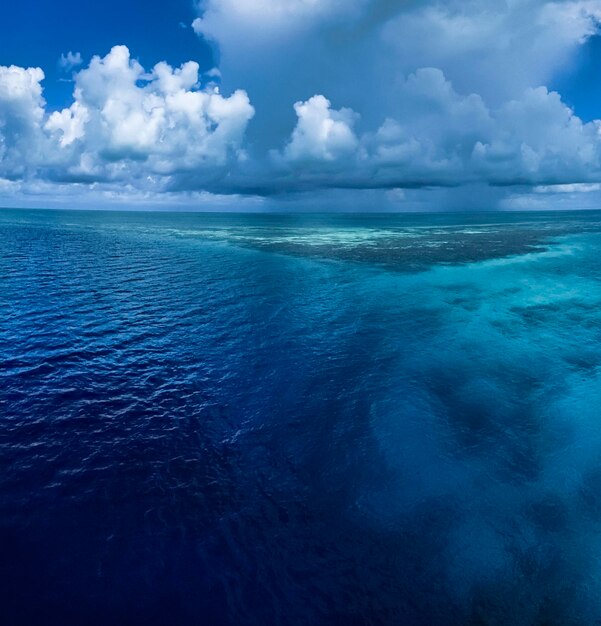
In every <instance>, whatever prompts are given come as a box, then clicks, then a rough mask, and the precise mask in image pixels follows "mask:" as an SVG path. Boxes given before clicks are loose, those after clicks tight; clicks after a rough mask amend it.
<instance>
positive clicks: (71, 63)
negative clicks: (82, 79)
mask: <svg viewBox="0 0 601 626" xmlns="http://www.w3.org/2000/svg"><path fill="white" fill-rule="evenodd" d="M58 64H59V65H60V66H61V68H62V69H64V70H65V71H69V70H72V69H74V68H76V67H79V66H80V65H82V64H83V58H82V56H81V54H80V53H79V52H75V53H73V52H71V51H70V50H69V52H67V54H64V53H63V54H61V57H60V59H59V61H58Z"/></svg>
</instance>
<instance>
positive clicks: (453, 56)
mask: <svg viewBox="0 0 601 626" xmlns="http://www.w3.org/2000/svg"><path fill="white" fill-rule="evenodd" d="M198 12H199V17H198V18H197V19H196V20H195V21H194V23H193V28H194V30H195V31H196V33H197V34H198V35H199V36H200V37H203V38H205V39H206V40H208V41H210V42H212V44H213V46H214V48H215V51H216V57H217V58H218V59H219V62H218V67H216V68H215V70H214V71H212V72H209V73H208V74H205V75H202V76H201V75H199V65H198V64H197V63H196V62H194V61H188V62H186V63H184V64H183V65H181V67H179V68H173V67H171V66H169V65H168V64H167V63H165V62H159V63H157V64H156V65H155V66H154V67H153V68H152V69H151V70H149V71H147V70H145V69H144V68H143V67H142V66H141V65H140V64H139V63H138V62H137V61H136V60H135V59H134V58H132V56H131V54H130V51H129V50H128V49H127V48H126V47H125V46H115V47H114V48H113V49H112V50H111V51H110V52H109V53H108V54H106V56H104V57H100V56H96V57H94V58H93V59H92V60H91V61H90V62H89V63H87V64H86V63H84V61H83V59H82V58H81V56H80V55H79V54H73V53H69V54H68V55H66V56H65V55H63V57H62V58H61V65H62V66H63V68H64V69H65V71H73V72H74V73H73V81H74V90H73V100H72V104H71V105H70V106H69V107H68V108H65V109H63V110H59V111H51V110H48V108H47V106H46V103H45V101H44V98H43V88H42V84H43V80H44V74H43V71H42V70H41V69H40V68H21V67H15V66H10V67H4V66H2V67H0V198H1V197H2V196H3V195H4V197H10V196H11V194H13V195H15V196H17V195H19V194H25V195H27V194H33V195H35V194H36V193H38V191H39V189H40V188H43V189H44V190H45V191H44V193H51V192H50V191H49V190H50V189H51V188H52V186H53V185H54V186H55V189H56V191H57V193H58V194H59V195H60V194H62V193H65V192H66V190H67V189H69V188H70V187H71V188H74V189H76V194H82V195H85V194H86V193H91V192H93V193H95V194H103V193H104V194H105V197H106V198H110V197H111V194H112V195H115V194H117V195H121V196H123V197H124V198H126V197H127V194H128V193H131V194H132V197H134V196H136V197H142V198H147V199H148V198H151V197H155V196H156V197H157V198H159V197H169V198H171V199H173V198H174V197H176V196H181V197H184V196H185V197H187V198H189V199H190V202H192V203H194V202H196V201H198V199H199V197H200V195H203V197H207V195H213V196H214V197H215V198H222V197H224V196H229V195H233V196H236V197H237V198H244V197H246V198H249V197H254V198H255V199H254V200H253V202H256V201H257V199H258V200H259V201H260V202H262V201H261V198H263V199H269V202H272V203H277V202H280V203H285V202H289V203H290V202H291V201H292V202H293V204H294V205H295V206H302V204H303V201H306V202H307V203H308V204H309V205H311V204H316V203H317V204H319V205H320V206H323V204H324V202H325V203H326V204H327V202H329V201H331V200H332V198H334V197H335V196H336V197H337V198H338V199H339V200H340V202H339V204H340V205H341V206H342V208H344V203H345V201H344V198H343V196H344V190H352V194H347V195H348V197H351V196H352V197H353V198H355V200H354V201H355V202H356V201H357V200H356V198H357V197H358V195H362V197H363V199H364V203H363V204H362V205H361V208H363V209H364V208H366V206H365V205H370V206H371V205H373V208H374V209H376V210H377V209H378V208H403V207H405V208H407V207H409V208H413V205H415V203H416V200H417V198H418V195H419V194H418V192H417V190H423V192H422V195H424V196H428V195H429V196H430V197H431V198H432V199H433V200H434V199H437V200H436V201H437V202H440V201H441V200H440V199H441V197H443V196H444V195H445V194H446V195H452V194H453V193H455V192H453V191H452V190H460V189H473V188H479V189H488V190H490V192H489V193H487V194H484V197H486V198H487V199H488V201H490V202H492V203H493V204H496V205H498V206H504V207H511V206H512V202H513V203H514V205H515V206H516V207H523V206H525V202H524V198H525V197H526V196H530V197H531V199H532V200H533V201H534V202H535V203H536V202H540V200H541V198H548V197H552V196H553V192H554V190H556V191H558V192H559V193H560V194H561V196H562V198H564V199H565V197H566V195H567V194H568V193H569V194H573V195H575V196H581V195H582V191H584V190H586V191H587V194H586V195H587V196H590V195H591V193H593V194H596V193H597V192H598V191H599V190H598V188H596V187H595V185H598V184H599V182H601V139H600V129H601V122H599V121H597V120H593V121H589V122H585V121H583V120H581V119H580V118H579V117H578V116H577V115H576V113H575V112H574V111H573V110H572V109H571V108H570V107H569V106H568V105H567V104H566V103H565V101H564V100H563V99H562V96H561V94H559V93H557V92H555V91H552V90H551V89H549V88H548V87H547V86H546V85H548V84H549V82H550V81H551V80H552V79H553V77H554V76H556V75H558V74H559V73H561V72H563V71H565V70H566V68H567V67H568V66H569V64H570V63H571V62H573V60H574V57H575V55H576V53H577V52H578V50H579V49H580V48H581V47H582V46H583V45H586V42H587V41H588V40H589V39H590V38H591V37H594V36H596V35H597V32H598V28H599V20H600V19H601V0H562V1H555V2H549V1H542V2H541V1H540V0H539V1H534V0H514V1H512V2H508V3H499V2H495V1H493V0H482V1H479V2H458V1H457V2H455V1H451V2H441V1H433V0H428V1H426V2H415V1H406V0H404V1H401V0H348V1H345V2H342V0H320V1H317V0H260V1H258V2H253V3H252V4H251V3H249V2H247V1H246V0H204V2H201V3H200V4H199V5H198ZM81 68H83V69H81ZM77 70H79V71H77ZM224 94H225V95H224ZM436 189H439V190H442V191H441V192H436ZM495 189H498V190H500V191H494V190H495ZM541 189H544V190H545V191H544V193H541V191H540V190H541ZM36 190H37V191H36ZM444 190H446V191H444ZM566 190H569V192H567V191H566ZM359 192H360V193H359ZM67 193H69V194H71V193H72V192H71V191H68V192H67ZM455 195H456V196H457V197H465V192H463V191H457V192H456V193H455ZM98 198H99V199H100V200H102V195H100V196H98ZM412 203H413V204H412ZM417 204H419V201H418V202H417ZM255 206H256V204H255ZM325 208H327V206H326V207H325ZM349 208H353V207H349ZM432 208H437V207H436V206H434V207H432ZM481 208H488V207H481Z"/></svg>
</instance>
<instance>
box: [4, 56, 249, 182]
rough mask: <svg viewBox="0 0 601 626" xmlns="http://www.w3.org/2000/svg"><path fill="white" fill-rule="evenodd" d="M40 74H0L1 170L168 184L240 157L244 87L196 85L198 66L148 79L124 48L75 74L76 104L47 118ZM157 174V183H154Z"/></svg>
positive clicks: (160, 70) (156, 72) (155, 72)
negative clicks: (226, 91)
mask: <svg viewBox="0 0 601 626" xmlns="http://www.w3.org/2000/svg"><path fill="white" fill-rule="evenodd" d="M43 78H44V74H43V72H42V71H41V70H39V69H22V68H15V67H11V68H0V120H1V122H2V123H1V130H0V138H1V141H2V143H1V144H0V145H2V153H1V159H0V173H1V174H2V175H3V176H4V177H6V178H11V177H13V178H14V177H17V176H18V175H19V173H21V174H22V175H23V176H25V174H26V172H29V174H30V176H31V175H33V176H36V177H39V178H41V179H46V180H55V181H59V182H67V181H72V182H82V181H87V182H90V183H92V182H96V181H116V180H122V181H125V182H127V183H129V184H134V186H138V187H143V188H145V187H147V186H148V184H149V183H151V182H153V181H155V182H156V181H159V185H160V184H164V183H165V180H166V179H167V178H168V177H169V176H172V175H174V174H176V173H178V172H182V171H188V170H191V169H193V170H195V171H196V172H205V173H209V172H210V173H211V174H212V175H214V174H215V172H216V171H219V170H221V169H223V168H224V167H225V166H226V165H227V163H228V162H229V161H230V160H236V159H240V158H243V152H242V150H241V143H242V139H243V136H244V131H245V128H246V125H247V123H248V121H249V120H250V119H251V118H252V116H253V114H254V110H253V108H252V106H251V105H250V103H249V101H248V97H247V96H246V94H245V93H244V92H243V91H236V92H234V93H233V94H232V95H231V96H229V97H224V96H222V95H221V94H220V93H219V91H218V90H217V89H216V88H215V87H214V86H210V85H209V86H207V87H206V88H202V87H201V86H200V84H199V75H198V64H197V63H195V62H188V63H185V64H183V65H182V66H181V67H180V68H176V69H174V68H172V67H170V66H169V65H168V64H166V63H164V62H162V63H158V64H157V65H155V67H154V68H153V69H152V70H151V71H150V72H149V73H146V72H145V71H144V68H142V66H141V65H140V64H139V63H138V62H137V61H135V60H133V59H131V57H130V53H129V50H128V49H127V48H126V47H125V46H116V47H114V48H113V49H112V50H111V51H110V52H109V54H107V55H106V56H105V57H103V58H101V57H98V56H97V57H94V58H93V59H92V61H91V63H90V65H89V67H87V68H86V69H83V70H81V71H80V72H79V73H77V74H76V75H75V89H74V94H73V97H74V101H73V103H72V104H71V106H70V107H68V108H66V109H63V110H62V111H55V112H53V113H50V114H48V113H47V112H46V111H45V103H44V101H43V98H42V87H41V81H42V80H43ZM153 176H154V177H155V178H154V179H153Z"/></svg>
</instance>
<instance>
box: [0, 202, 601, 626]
mask: <svg viewBox="0 0 601 626" xmlns="http://www.w3.org/2000/svg"><path fill="white" fill-rule="evenodd" d="M600 248H601V213H596V212H594V213H560V214H552V213H531V214H482V215H429V216H416V215H414V216H384V215H374V216H327V215H315V216H292V215H289V216H273V215H271V216H270V215H263V216H261V215H255V216H248V215H216V214H213V215H210V214H209V215H192V214H188V215H186V214H148V213H146V214H135V213H106V212H93V213H85V212H71V211H10V210H3V211H0V615H2V618H1V619H0V621H1V623H2V624H8V625H26V624H27V625H31V624H45V625H54V624H57V625H59V624H60V625H61V626H65V625H69V624H77V625H79V624H103V625H104V624H127V625H135V624H145V625H148V624H206V625H207V626H220V625H224V626H225V625H237V626H238V625H242V624H244V625H247V624H248V625H251V626H254V625H256V626H263V625H270V624H274V625H275V624H278V625H297V624H298V625H301V624H315V625H319V626H321V625H324V626H329V625H338V624H340V625H344V626H350V625H354V624H357V625H359V624H366V625H371V624H373V625H382V624H391V625H396V624H403V625H413V624H415V625H422V624H423V625H424V626H425V625H434V626H436V625H438V624H441V625H442V624H517V625H520V624H558V625H559V624H561V625H562V626H563V625H569V624H593V623H599V622H601V559H600V555H601V422H600V415H599V407H601V369H600V366H601V343H600V339H601V255H599V252H598V251H599V249H600Z"/></svg>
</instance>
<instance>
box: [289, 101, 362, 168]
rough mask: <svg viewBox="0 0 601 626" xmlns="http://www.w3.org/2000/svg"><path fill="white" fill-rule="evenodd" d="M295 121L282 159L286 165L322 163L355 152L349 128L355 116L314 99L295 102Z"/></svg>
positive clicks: (351, 132)
mask: <svg viewBox="0 0 601 626" xmlns="http://www.w3.org/2000/svg"><path fill="white" fill-rule="evenodd" d="M294 110H295V111H296V115H297V117H298V122H297V125H296V128H295V129H294V131H293V132H292V137H291V139H290V142H289V143H288V145H287V146H286V148H285V149H284V153H283V158H284V160H286V161H288V162H307V161H308V162H323V161H335V160H338V159H344V158H345V157H347V156H349V155H352V154H353V153H354V152H355V150H356V149H357V144H358V142H357V138H356V137H355V134H354V133H353V130H352V127H353V125H354V123H355V119H356V117H357V116H356V114H355V113H354V112H353V111H351V110H350V109H341V110H340V111H335V110H332V109H331V103H330V101H329V100H328V99H327V98H325V97H324V96H321V95H316V96H313V97H312V98H310V99H309V100H307V101H306V102H297V103H296V104H295V105H294Z"/></svg>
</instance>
